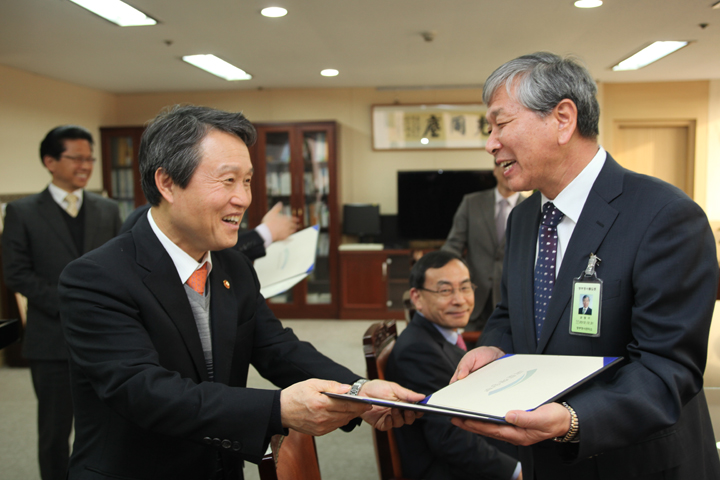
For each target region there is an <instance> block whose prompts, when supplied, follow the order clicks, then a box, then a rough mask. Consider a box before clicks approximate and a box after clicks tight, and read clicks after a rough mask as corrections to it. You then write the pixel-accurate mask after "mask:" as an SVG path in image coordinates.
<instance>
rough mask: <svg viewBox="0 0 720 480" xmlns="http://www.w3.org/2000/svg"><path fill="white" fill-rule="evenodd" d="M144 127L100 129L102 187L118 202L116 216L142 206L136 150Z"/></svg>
mask: <svg viewBox="0 0 720 480" xmlns="http://www.w3.org/2000/svg"><path fill="white" fill-rule="evenodd" d="M144 130H145V127H101V128H100V142H101V151H102V176H103V188H104V189H105V190H106V191H107V192H108V195H109V196H110V198H112V199H114V200H116V201H117V202H118V207H119V208H120V217H121V218H122V219H123V220H125V218H126V217H127V216H128V215H129V214H130V212H132V211H133V210H134V209H135V208H136V207H139V206H140V205H142V204H144V203H146V200H145V195H144V194H143V192H142V188H141V187H140V171H139V168H138V149H139V148H140V138H141V137H142V133H143V131H144Z"/></svg>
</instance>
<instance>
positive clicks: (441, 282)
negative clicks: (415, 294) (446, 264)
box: [435, 278, 470, 287]
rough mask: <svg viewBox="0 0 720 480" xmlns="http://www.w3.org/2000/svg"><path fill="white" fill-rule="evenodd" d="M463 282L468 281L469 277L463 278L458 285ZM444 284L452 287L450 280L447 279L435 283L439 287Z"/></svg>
mask: <svg viewBox="0 0 720 480" xmlns="http://www.w3.org/2000/svg"><path fill="white" fill-rule="evenodd" d="M463 283H470V279H469V278H466V279H465V280H463V281H462V282H460V285H462V284H463ZM445 285H450V286H451V287H452V282H448V281H447V280H438V282H437V283H436V284H435V286H436V287H441V286H445Z"/></svg>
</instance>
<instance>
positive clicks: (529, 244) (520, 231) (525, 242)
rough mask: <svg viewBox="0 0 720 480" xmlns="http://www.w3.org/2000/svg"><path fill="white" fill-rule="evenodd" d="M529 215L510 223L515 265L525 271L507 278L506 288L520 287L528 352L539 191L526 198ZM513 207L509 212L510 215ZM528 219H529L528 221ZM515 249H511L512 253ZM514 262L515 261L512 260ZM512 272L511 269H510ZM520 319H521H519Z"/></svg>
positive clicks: (531, 338) (532, 339)
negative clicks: (515, 240)
mask: <svg viewBox="0 0 720 480" xmlns="http://www.w3.org/2000/svg"><path fill="white" fill-rule="evenodd" d="M525 208H529V209H530V212H531V216H530V218H529V219H525V218H522V217H521V218H520V219H519V221H518V222H514V223H513V224H512V226H513V229H512V232H511V235H512V237H513V238H519V239H520V242H521V244H520V250H519V252H518V257H519V258H518V259H517V263H516V264H517V265H520V266H521V268H525V271H520V272H519V278H508V280H509V281H508V285H507V288H508V289H516V288H519V289H520V296H519V297H516V298H519V299H520V309H521V319H526V318H527V319H529V323H528V324H529V325H530V328H525V329H521V330H520V331H523V330H524V331H525V338H524V340H525V347H526V350H525V351H528V352H532V351H533V350H535V349H536V344H537V342H536V340H535V327H534V326H535V320H534V319H535V296H534V277H535V250H537V238H538V229H539V228H540V193H539V192H536V193H535V194H533V195H532V196H531V197H530V198H528V199H527V205H525ZM514 213H515V209H513V211H512V212H511V213H510V215H511V216H512V215H513V214H514ZM528 220H529V221H528ZM514 252H515V250H513V253H514ZM513 263H515V261H513ZM510 271H511V272H512V269H511V270H510ZM521 321H522V320H521Z"/></svg>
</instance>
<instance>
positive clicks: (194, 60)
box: [182, 54, 252, 81]
mask: <svg viewBox="0 0 720 480" xmlns="http://www.w3.org/2000/svg"><path fill="white" fill-rule="evenodd" d="M182 59H183V60H185V61H186V62H187V63H189V64H191V65H195V66H196V67H198V68H201V69H203V70H205V71H206V72H209V73H212V74H213V75H217V76H218V77H220V78H224V79H225V80H228V81H235V80H250V79H251V78H252V75H250V74H249V73H246V72H245V70H242V69H239V68H237V67H236V66H235V65H232V64H230V63H228V62H226V61H225V60H222V59H220V58H218V57H216V56H215V55H210V54H209V55H185V56H184V57H182Z"/></svg>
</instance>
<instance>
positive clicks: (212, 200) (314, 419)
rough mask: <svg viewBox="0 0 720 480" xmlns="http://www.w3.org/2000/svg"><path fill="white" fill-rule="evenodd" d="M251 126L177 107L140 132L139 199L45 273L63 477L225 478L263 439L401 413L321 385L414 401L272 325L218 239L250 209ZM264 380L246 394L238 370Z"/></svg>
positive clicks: (233, 478)
mask: <svg viewBox="0 0 720 480" xmlns="http://www.w3.org/2000/svg"><path fill="white" fill-rule="evenodd" d="M255 136H256V133H255V129H254V127H253V126H252V124H251V123H250V122H249V121H248V120H247V119H246V118H245V117H244V116H243V115H242V114H240V113H231V112H222V111H219V110H214V109H210V108H205V107H194V106H176V107H174V108H172V109H169V110H167V111H165V112H163V113H162V114H160V115H159V116H158V117H157V118H156V119H155V120H154V121H153V122H152V123H151V124H150V125H149V126H148V127H147V129H146V130H145V132H144V134H143V137H142V141H141V144H140V152H139V165H140V174H141V179H142V187H143V192H144V193H145V196H146V198H147V199H148V201H149V202H150V204H151V205H152V207H151V208H150V210H149V211H148V212H147V213H146V215H145V216H143V217H142V218H140V219H139V220H138V222H137V223H136V224H135V226H134V227H133V228H132V229H131V230H130V231H129V232H127V233H124V234H122V235H119V236H118V237H116V238H115V239H113V240H112V241H110V242H108V243H107V244H106V245H104V246H103V247H102V248H99V249H97V250H96V251H94V252H91V253H90V254H88V255H85V256H84V257H82V258H80V259H78V260H77V261H75V262H73V263H71V264H70V265H69V266H68V267H67V268H66V269H65V271H64V272H63V274H62V276H61V278H60V289H59V293H60V301H61V307H60V310H61V316H62V324H63V331H64V333H65V338H66V341H67V344H68V350H69V353H70V369H71V374H72V389H73V392H72V393H73V400H74V402H75V404H76V406H77V409H76V411H77V415H76V420H75V432H76V433H75V443H74V446H73V454H72V457H71V459H70V468H69V475H68V478H69V479H71V480H75V479H89V478H93V479H111V478H112V479H118V478H123V479H128V480H129V479H134V480H162V479H168V480H169V479H172V480H197V479H212V480H239V479H242V478H243V462H244V461H250V462H255V463H257V462H259V461H260V460H261V459H262V456H263V455H264V453H265V451H266V448H267V446H268V443H269V440H270V438H271V437H272V436H273V435H275V434H287V429H289V428H292V429H295V430H297V431H300V432H302V433H309V434H312V435H322V434H325V433H327V432H329V431H331V430H334V429H336V428H339V427H347V428H352V426H354V425H355V424H357V423H359V418H360V417H362V418H363V419H364V420H366V421H367V422H369V423H370V424H371V425H373V426H375V427H378V428H383V429H388V428H390V427H392V426H401V425H402V424H403V423H404V422H405V421H407V422H410V423H411V422H412V421H413V419H414V414H410V413H408V412H405V413H404V414H403V413H402V412H399V411H397V410H392V411H391V410H389V409H385V408H378V407H372V408H370V407H368V406H367V405H365V404H362V403H356V402H348V401H343V400H336V399H331V398H329V397H328V396H326V395H323V394H322V392H335V393H350V394H352V395H369V396H374V397H382V398H391V399H402V400H404V401H418V400H421V399H422V398H423V396H422V395H419V394H416V393H413V392H410V391H408V390H406V389H404V388H402V387H400V386H398V385H396V384H391V383H389V382H384V381H379V380H374V381H371V382H367V381H366V380H364V379H362V378H360V376H359V375H356V374H354V373H353V372H351V371H350V370H348V369H347V368H345V367H343V366H342V365H339V364H337V363H335V362H333V361H332V360H330V359H329V358H327V357H325V356H323V355H322V354H320V353H319V352H318V351H316V350H315V349H314V348H313V347H312V346H311V345H310V344H309V343H306V342H301V341H300V340H299V339H298V338H297V337H296V336H295V335H294V334H293V332H292V331H291V330H290V329H287V328H283V326H282V324H281V323H280V321H279V320H278V319H277V318H276V317H275V316H274V315H273V313H272V312H271V311H270V309H269V308H268V306H267V304H266V303H265V299H264V298H263V296H262V295H261V294H260V285H259V283H258V279H257V275H256V274H255V271H254V269H253V267H252V264H251V262H250V260H249V259H248V258H247V257H246V256H245V255H243V254H241V253H240V252H238V251H237V250H236V249H232V248H230V247H232V246H233V245H235V244H236V242H237V238H238V228H239V226H240V222H241V220H242V216H243V214H244V213H245V211H246V210H247V208H248V206H249V205H250V201H251V189H250V182H251V181H252V177H253V166H252V163H251V162H250V154H249V152H248V146H249V145H252V143H253V142H254V140H255ZM251 364H252V365H253V366H254V367H255V368H256V369H257V371H258V372H259V373H260V374H261V375H262V376H263V377H265V378H267V379H269V380H270V381H272V382H273V383H274V384H275V385H277V386H278V388H277V389H252V388H246V381H247V374H248V369H249V367H250V365H251Z"/></svg>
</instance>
